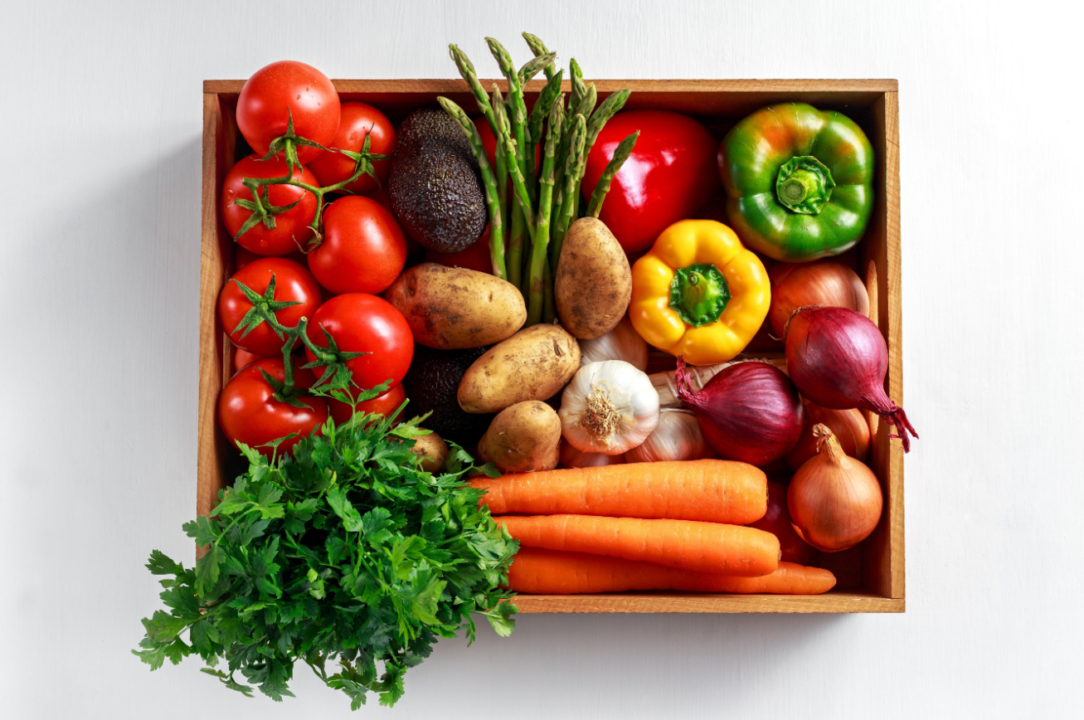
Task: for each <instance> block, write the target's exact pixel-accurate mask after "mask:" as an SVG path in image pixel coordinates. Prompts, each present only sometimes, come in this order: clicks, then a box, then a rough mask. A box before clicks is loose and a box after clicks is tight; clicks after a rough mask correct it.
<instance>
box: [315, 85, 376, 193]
mask: <svg viewBox="0 0 1084 720" xmlns="http://www.w3.org/2000/svg"><path fill="white" fill-rule="evenodd" d="M366 135H368V136H369V152H371V153H374V154H378V155H391V153H392V151H393V150H395V128H393V127H392V124H391V121H390V120H388V119H387V118H386V117H384V113H382V112H380V111H379V110H377V109H376V108H374V107H372V106H371V105H366V104H365V103H359V102H347V103H343V104H342V115H341V117H340V119H339V131H338V132H337V133H336V134H335V140H334V141H333V142H332V143H331V144H330V145H325V147H327V148H338V149H339V150H350V151H351V152H356V153H359V152H361V148H362V146H363V145H364V144H365V136H366ZM354 167H355V163H354V161H353V160H351V159H350V158H348V157H347V156H345V155H343V154H342V153H337V152H326V153H321V154H320V156H319V157H318V158H316V159H315V160H313V161H311V162H310V163H309V170H312V174H313V175H315V176H316V177H317V179H318V180H319V181H320V185H322V186H324V185H335V184H336V183H341V182H343V181H344V180H349V179H350V177H351V176H352V175H353V174H354ZM390 169H391V160H377V161H376V162H374V163H373V172H375V173H376V178H375V179H374V178H372V177H370V176H369V175H362V176H361V177H360V178H358V179H357V180H356V181H354V182H352V183H350V184H349V185H347V186H346V189H347V190H349V191H351V192H355V193H367V192H370V191H373V190H376V189H377V188H378V187H381V186H382V185H383V184H384V182H385V181H386V180H387V179H388V171H389V170H390Z"/></svg>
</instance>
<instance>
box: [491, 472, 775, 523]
mask: <svg viewBox="0 0 1084 720" xmlns="http://www.w3.org/2000/svg"><path fill="white" fill-rule="evenodd" d="M471 484H472V485H473V486H474V487H476V488H485V489H486V490H487V491H488V494H487V495H486V496H485V497H483V498H482V502H484V503H485V504H487V505H488V506H489V510H490V512H492V513H493V514H494V515H503V514H505V513H528V514H531V515H555V514H558V513H574V514H577V515H608V516H611V517H636V518H669V519H671V520H703V521H706V522H720V523H731V524H733V525H748V524H749V523H752V522H756V521H757V520H760V519H761V518H762V517H764V513H765V512H766V511H767V508H768V480H767V478H766V477H765V476H764V473H763V472H762V471H761V470H759V469H758V468H755V467H753V466H752V465H748V464H746V463H741V462H733V461H731V460H685V461H675V462H656V463H636V464H633V465H607V466H604V467H590V468H576V469H568V470H550V471H547V472H536V473H522V474H519V475H505V476H504V477H501V478H497V479H495V480H493V479H490V478H486V477H482V478H477V479H476V480H474V481H473V482H472V483H471Z"/></svg>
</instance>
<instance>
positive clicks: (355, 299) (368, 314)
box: [305, 293, 414, 389]
mask: <svg viewBox="0 0 1084 720" xmlns="http://www.w3.org/2000/svg"><path fill="white" fill-rule="evenodd" d="M324 330H327V331H328V333H330V335H331V337H332V338H334V340H335V344H336V345H337V346H338V348H339V350H343V351H346V352H365V353H369V354H368V355H362V356H360V357H356V358H354V359H353V360H349V361H347V363H346V367H347V368H348V369H349V370H350V372H351V373H352V377H353V380H354V383H355V384H356V385H357V386H358V387H360V388H362V389H368V388H371V387H376V386H377V385H379V384H380V383H382V382H384V381H385V380H391V384H392V387H394V386H395V385H398V384H399V382H400V381H402V379H403V376H404V375H406V371H407V369H408V368H409V367H410V361H411V359H413V357H414V336H413V335H412V334H411V332H410V326H409V325H407V321H406V318H404V317H403V315H402V313H400V312H399V311H398V310H396V309H395V308H394V307H392V306H391V304H390V303H389V302H387V301H386V300H383V299H381V298H378V297H377V296H375V295H369V294H367V293H348V294H346V295H339V296H338V297H333V298H331V299H330V300H328V301H327V302H326V303H324V304H323V305H321V306H320V309H319V310H317V311H316V313H315V314H314V315H313V316H312V319H311V320H310V321H309V327H308V334H309V339H310V340H312V342H313V344H314V345H319V346H321V347H327V340H326V339H325V338H324ZM305 354H306V355H307V356H308V358H309V361H310V362H311V361H313V360H315V359H316V356H315V355H313V354H312V351H311V350H309V349H308V348H305ZM317 372H318V373H320V374H321V375H322V374H323V370H322V369H319V368H317Z"/></svg>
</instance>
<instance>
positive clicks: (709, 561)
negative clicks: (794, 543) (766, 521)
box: [494, 515, 780, 577]
mask: <svg viewBox="0 0 1084 720" xmlns="http://www.w3.org/2000/svg"><path fill="white" fill-rule="evenodd" d="M494 519H495V520H496V521H497V522H499V523H501V524H502V525H504V526H505V527H506V528H507V529H508V532H509V533H510V534H511V535H512V537H513V538H515V539H516V540H519V542H520V545H521V546H523V547H534V548H545V549H547V550H565V551H568V552H582V553H590V554H592V555H609V556H611V557H619V558H624V559H625V560H638V561H642V562H653V563H657V564H659V565H667V566H670V567H676V568H681V569H683V570H693V571H696V572H715V573H723V574H726V575H737V576H742V577H754V576H757V575H767V574H768V573H771V572H775V569H776V568H777V567H778V566H779V555H780V553H779V540H778V539H777V538H776V537H775V535H772V534H771V533H768V532H764V531H763V530H757V529H756V528H750V527H740V526H738V525H722V524H719V523H707V522H697V521H695V520H641V519H638V518H610V517H592V516H590V515H531V516H524V517H518V516H514V515H505V516H502V517H497V518H494Z"/></svg>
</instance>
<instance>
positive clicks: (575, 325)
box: [553, 217, 632, 340]
mask: <svg viewBox="0 0 1084 720" xmlns="http://www.w3.org/2000/svg"><path fill="white" fill-rule="evenodd" d="M553 297H554V300H555V301H556V303H557V316H558V317H559V318H561V324H562V325H564V326H565V328H566V329H567V330H568V331H569V332H570V333H572V334H573V335H574V336H575V337H577V338H579V339H581V340H593V339H594V338H597V337H602V336H603V335H605V334H606V333H608V332H610V331H611V330H613V329H614V328H615V327H616V326H617V323H619V322H620V321H621V318H622V317H624V315H625V312H626V311H627V310H628V309H629V301H630V300H632V268H630V267H629V259H628V257H627V256H626V255H625V251H624V250H622V249H621V244H620V243H618V242H617V238H615V237H614V235H613V233H612V232H610V229H609V228H608V227H606V225H605V223H603V222H602V221H601V220H597V219H595V218H593V217H585V218H580V219H579V220H577V221H576V222H574V223H572V226H571V227H570V228H569V229H568V233H567V234H566V235H565V240H564V244H563V245H562V246H561V259H560V260H559V261H558V263H557V275H556V277H555V278H554V281H553Z"/></svg>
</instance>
